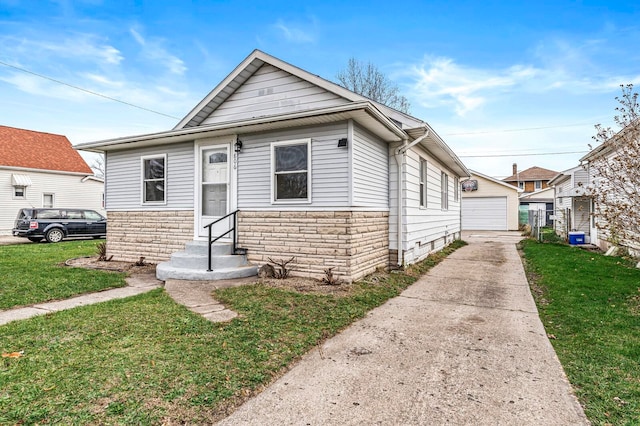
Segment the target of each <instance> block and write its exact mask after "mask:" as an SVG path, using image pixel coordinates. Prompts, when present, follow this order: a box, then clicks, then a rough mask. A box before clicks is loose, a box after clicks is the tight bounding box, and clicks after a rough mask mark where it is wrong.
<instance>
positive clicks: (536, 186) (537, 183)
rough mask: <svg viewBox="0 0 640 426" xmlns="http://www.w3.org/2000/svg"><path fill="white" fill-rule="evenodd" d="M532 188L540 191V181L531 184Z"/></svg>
mask: <svg viewBox="0 0 640 426" xmlns="http://www.w3.org/2000/svg"><path fill="white" fill-rule="evenodd" d="M533 188H534V189H542V181H541V180H537V181H535V182H534V183H533Z"/></svg>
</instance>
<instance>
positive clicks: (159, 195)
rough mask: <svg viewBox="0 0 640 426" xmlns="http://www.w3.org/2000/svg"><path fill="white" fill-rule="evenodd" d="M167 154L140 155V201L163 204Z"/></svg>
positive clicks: (164, 199)
mask: <svg viewBox="0 0 640 426" xmlns="http://www.w3.org/2000/svg"><path fill="white" fill-rule="evenodd" d="M166 165H167V155H166V154H162V155H149V156H145V157H142V203H143V204H164V203H165V201H166V196H165V189H166V180H167V179H166V177H167V174H166Z"/></svg>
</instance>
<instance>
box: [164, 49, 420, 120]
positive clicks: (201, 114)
mask: <svg viewBox="0 0 640 426" xmlns="http://www.w3.org/2000/svg"><path fill="white" fill-rule="evenodd" d="M265 63H267V64H270V65H273V66H274V67H276V68H280V69H281V70H283V71H285V72H287V73H289V74H291V75H294V76H296V77H298V78H301V79H302V80H306V81H308V82H310V83H312V84H314V85H316V86H318V87H321V88H323V89H324V90H326V91H328V92H331V93H334V94H336V95H337V96H340V97H342V98H345V99H347V100H349V101H352V102H370V103H371V104H373V105H374V106H375V107H376V108H377V109H379V110H380V111H382V112H383V113H384V114H385V115H386V116H387V117H390V118H391V119H394V120H396V121H399V122H401V123H405V124H406V127H407V128H412V127H420V126H422V125H424V124H426V123H424V121H422V120H420V119H418V118H415V117H412V116H410V115H408V114H405V113H403V112H400V111H397V110H395V109H393V108H390V107H388V106H386V105H383V104H381V103H378V102H375V101H373V100H371V99H369V98H367V97H365V96H362V95H358V94H357V93H355V92H352V91H351V90H348V89H345V88H344V87H342V86H340V85H338V84H335V83H333V82H331V81H329V80H325V79H324V78H322V77H319V76H317V75H315V74H311V73H309V72H307V71H305V70H303V69H301V68H298V67H296V66H294V65H291V64H289V63H287V62H285V61H282V60H280V59H278V58H276V57H274V56H271V55H269V54H267V53H264V52H262V51H260V50H258V49H256V50H254V51H253V52H251V54H250V55H249V56H247V58H246V59H245V60H244V61H242V62H241V63H240V64H239V65H238V66H237V67H236V68H235V69H234V70H233V71H232V72H231V73H230V74H229V75H228V76H227V77H226V78H225V79H224V80H222V81H221V82H220V83H219V84H218V85H217V86H216V87H215V88H214V89H213V90H212V91H211V92H210V93H209V94H208V95H207V96H205V97H204V99H202V100H201V101H200V102H199V103H198V104H197V105H196V106H195V107H194V108H193V109H192V110H191V111H190V112H189V113H188V114H187V115H186V116H185V117H184V118H183V119H182V120H180V122H179V123H178V124H177V125H176V126H175V127H174V128H173V129H174V130H178V129H183V128H187V127H194V126H199V125H200V124H202V122H203V121H204V120H205V119H206V118H207V117H209V115H211V113H212V112H213V111H215V109H216V108H218V107H219V106H220V105H221V104H222V103H223V102H224V101H225V100H226V99H227V98H229V96H231V95H232V94H233V93H234V92H235V91H236V90H237V89H238V88H239V87H240V86H242V84H243V83H245V82H246V81H247V80H248V79H249V78H250V77H251V76H252V75H253V74H254V73H255V72H256V71H257V70H258V69H260V67H262V66H263V65H264V64H265Z"/></svg>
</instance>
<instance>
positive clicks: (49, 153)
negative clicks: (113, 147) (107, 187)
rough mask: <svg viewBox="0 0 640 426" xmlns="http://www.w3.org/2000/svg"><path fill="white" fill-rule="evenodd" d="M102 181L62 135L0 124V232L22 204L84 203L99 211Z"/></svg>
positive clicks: (7, 228) (73, 205)
mask: <svg viewBox="0 0 640 426" xmlns="http://www.w3.org/2000/svg"><path fill="white" fill-rule="evenodd" d="M103 194H104V182H103V180H102V179H99V178H96V177H95V176H94V175H93V171H92V170H91V168H90V167H89V166H88V165H87V163H86V162H85V161H84V160H83V159H82V157H81V156H80V154H79V153H78V152H77V151H75V150H74V149H73V147H72V145H71V143H70V142H69V140H68V139H67V138H66V136H63V135H55V134H52V133H44V132H36V131H33V130H26V129H18V128H15V127H8V126H0V235H10V234H11V230H12V229H13V225H14V222H15V220H16V216H17V213H18V211H19V210H20V209H22V208H27V207H58V208H64V207H69V208H85V209H92V210H96V211H98V212H100V213H101V214H105V213H106V212H105V210H104V208H103Z"/></svg>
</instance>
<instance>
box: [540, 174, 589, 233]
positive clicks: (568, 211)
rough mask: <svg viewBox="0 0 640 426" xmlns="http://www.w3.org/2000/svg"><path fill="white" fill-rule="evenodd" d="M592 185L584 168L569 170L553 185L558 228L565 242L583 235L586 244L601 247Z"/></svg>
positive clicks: (555, 225)
mask: <svg viewBox="0 0 640 426" xmlns="http://www.w3.org/2000/svg"><path fill="white" fill-rule="evenodd" d="M588 185H589V173H588V172H587V170H586V169H585V168H584V167H582V166H577V167H573V168H571V169H568V170H565V171H563V172H562V173H559V174H558V175H557V176H556V177H554V178H553V179H551V180H550V181H549V186H551V187H552V188H553V189H554V191H555V193H554V197H555V221H554V228H555V231H556V233H557V234H558V235H560V236H561V237H563V238H564V239H568V238H569V232H583V233H584V235H585V242H586V243H591V244H597V240H598V231H597V229H596V228H595V222H594V218H593V215H592V214H591V213H592V211H593V206H592V199H591V198H590V197H589V194H588Z"/></svg>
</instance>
